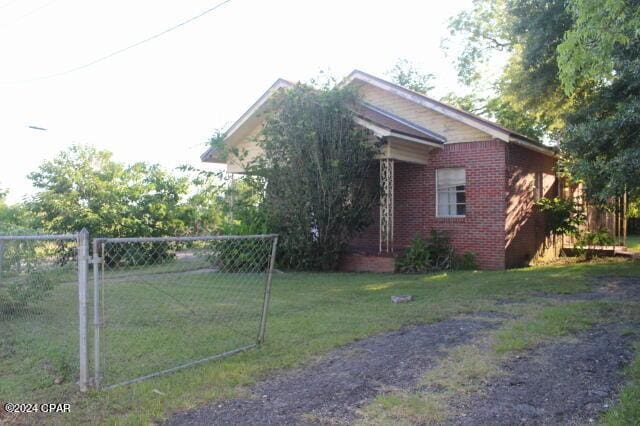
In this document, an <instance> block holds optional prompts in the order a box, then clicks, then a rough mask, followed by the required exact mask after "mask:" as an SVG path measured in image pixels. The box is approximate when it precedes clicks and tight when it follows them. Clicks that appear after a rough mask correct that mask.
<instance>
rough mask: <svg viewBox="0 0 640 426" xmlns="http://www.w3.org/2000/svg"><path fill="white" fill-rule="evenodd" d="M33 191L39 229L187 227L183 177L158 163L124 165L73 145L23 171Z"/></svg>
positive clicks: (137, 232) (117, 231) (133, 231)
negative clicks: (33, 188) (26, 171)
mask: <svg viewBox="0 0 640 426" xmlns="http://www.w3.org/2000/svg"><path fill="white" fill-rule="evenodd" d="M29 178H30V179H31V181H32V183H33V186H34V187H35V188H37V189H38V190H39V192H38V193H37V194H36V195H35V196H33V198H32V199H31V200H30V201H29V202H28V204H27V205H28V208H29V209H30V210H31V212H33V214H34V215H35V220H36V224H37V225H38V227H39V228H40V229H42V230H43V231H45V232H50V233H72V232H76V231H78V230H80V229H82V228H87V229H88V230H89V232H90V233H91V234H92V235H95V236H111V237H133V236H136V237H149V236H163V235H177V234H185V233H187V232H191V231H192V229H193V223H192V222H191V220H190V219H192V218H193V216H192V212H191V208H190V206H189V205H188V204H187V203H185V202H184V200H185V198H186V196H187V193H188V190H189V182H188V179H187V178H186V177H178V176H174V175H172V174H171V173H169V172H167V171H165V170H163V169H162V168H161V167H160V166H158V165H148V164H144V163H136V164H133V165H130V166H126V165H124V164H121V163H118V162H116V161H114V160H113V159H112V154H111V153H109V152H107V151H99V150H96V149H94V148H91V147H84V146H73V147H71V148H70V149H68V150H66V151H63V152H61V153H60V154H59V155H58V156H57V157H56V158H54V159H52V160H49V161H46V162H44V163H43V164H42V165H41V166H40V167H39V168H38V170H37V171H35V172H33V173H31V174H30V175H29Z"/></svg>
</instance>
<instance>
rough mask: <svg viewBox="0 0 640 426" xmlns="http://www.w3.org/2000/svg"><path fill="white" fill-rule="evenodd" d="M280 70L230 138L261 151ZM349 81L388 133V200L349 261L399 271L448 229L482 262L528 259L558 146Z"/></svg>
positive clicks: (379, 85)
mask: <svg viewBox="0 0 640 426" xmlns="http://www.w3.org/2000/svg"><path fill="white" fill-rule="evenodd" d="M291 84H292V83H289V82H287V81H285V80H278V81H276V83H275V84H274V85H273V86H272V87H271V88H270V89H269V90H267V92H265V93H264V94H263V95H262V96H261V97H260V98H259V99H258V101H257V102H256V103H255V104H254V105H253V106H251V108H249V110H248V111H247V112H245V114H243V116H242V117H240V119H239V120H238V121H236V122H235V123H234V124H233V125H232V126H231V128H230V129H229V130H228V131H227V132H226V134H225V143H226V144H228V145H229V146H233V147H236V148H238V149H240V150H242V151H243V152H245V153H246V156H245V157H244V158H243V161H250V160H251V159H252V158H255V156H256V155H258V154H259V148H258V147H257V146H256V144H255V142H253V141H254V137H255V136H256V135H257V134H259V131H260V124H261V118H260V116H261V112H262V111H263V110H264V107H265V104H266V103H267V101H268V99H269V98H270V97H271V96H272V95H273V94H274V93H275V92H276V91H278V90H286V88H287V87H289V86H291ZM341 84H344V85H353V86H355V88H357V90H358V92H359V94H360V96H361V99H362V105H361V108H360V109H359V110H358V111H357V115H356V121H357V123H358V124H359V125H362V126H364V127H366V128H367V129H369V130H370V131H371V133H372V137H375V138H377V139H378V140H381V141H382V142H383V145H382V148H381V152H380V154H379V156H378V158H379V162H380V167H379V170H377V171H376V174H375V176H372V179H375V180H376V181H379V183H380V186H381V195H380V203H379V208H376V209H375V211H374V212H373V214H374V223H373V225H372V226H370V227H369V228H368V229H366V230H365V231H364V232H362V233H361V234H360V235H358V236H357V237H356V238H354V239H353V241H351V244H350V250H349V252H348V253H347V254H345V256H344V259H343V269H345V270H372V271H392V270H393V265H394V258H395V256H396V255H397V254H398V253H399V252H401V251H402V250H403V249H404V248H406V247H407V246H408V245H409V243H410V241H411V239H412V238H413V237H414V236H415V235H416V234H417V233H420V234H422V235H428V233H429V232H430V230H431V229H438V230H446V231H447V232H448V234H449V237H450V239H451V242H452V245H453V247H454V248H455V250H456V251H457V252H459V253H462V252H473V253H474V254H475V255H476V259H477V261H478V264H479V265H480V267H482V268H485V269H504V268H509V267H516V266H522V265H526V264H528V263H529V262H530V261H531V260H532V259H533V258H534V257H535V256H536V255H537V254H538V253H539V252H540V250H541V248H542V246H543V245H544V241H545V238H546V235H545V232H544V223H543V220H542V217H540V215H539V214H538V213H536V211H535V208H534V203H535V201H536V200H537V199H538V198H540V197H542V196H554V195H555V194H557V189H558V185H559V183H558V180H557V179H556V174H555V165H556V161H557V154H556V152H555V151H554V150H553V149H552V148H550V147H547V146H545V145H543V144H541V143H540V142H538V141H536V140H532V139H531V138H529V137H526V136H524V135H521V134H518V133H516V132H513V131H511V130H509V129H506V128H504V127H502V126H499V125H497V124H496V123H493V122H491V121H488V120H486V119H483V118H480V117H477V116H475V115H473V114H470V113H468V112H465V111H462V110H460V109H457V108H454V107H452V106H449V105H446V104H444V103H442V102H439V101H437V100H434V99H432V98H429V97H427V96H424V95H422V94H419V93H416V92H413V91H411V90H408V89H405V88H403V87H400V86H397V85H395V84H393V83H390V82H388V81H385V80H383V79H380V78H378V77H375V76H372V75H369V74H367V73H364V72H362V71H358V70H356V71H353V72H352V73H351V74H350V75H349V76H348V77H347V78H346V79H345V80H344V81H343V82H342V83H341ZM201 158H202V160H203V161H205V162H212V163H224V164H226V168H227V171H228V172H230V173H242V172H243V171H244V168H243V166H242V163H243V162H242V161H240V160H239V159H237V158H234V157H233V156H229V157H228V158H226V159H225V160H224V161H223V160H222V159H220V158H218V157H217V156H216V152H215V151H214V150H212V149H209V150H207V152H205V153H204V154H203V155H202V157H201Z"/></svg>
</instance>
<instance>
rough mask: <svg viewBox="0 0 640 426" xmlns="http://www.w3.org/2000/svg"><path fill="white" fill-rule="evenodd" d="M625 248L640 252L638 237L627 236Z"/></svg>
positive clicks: (639, 236)
mask: <svg viewBox="0 0 640 426" xmlns="http://www.w3.org/2000/svg"><path fill="white" fill-rule="evenodd" d="M627 248H629V250H633V251H638V252H640V235H628V236H627Z"/></svg>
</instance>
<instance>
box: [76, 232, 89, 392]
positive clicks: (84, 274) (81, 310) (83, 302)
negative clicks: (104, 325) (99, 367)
mask: <svg viewBox="0 0 640 426" xmlns="http://www.w3.org/2000/svg"><path fill="white" fill-rule="evenodd" d="M88 278H89V231H87V230H86V229H83V230H82V231H80V233H79V234H78V322H79V332H80V336H79V337H80V339H79V347H80V392H86V391H87V389H88V387H89V362H88V361H89V354H88V350H87V286H88Z"/></svg>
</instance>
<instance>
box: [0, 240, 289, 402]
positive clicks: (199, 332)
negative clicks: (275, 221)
mask: <svg viewBox="0 0 640 426" xmlns="http://www.w3.org/2000/svg"><path fill="white" fill-rule="evenodd" d="M91 246H92V249H91V250H90V244H89V235H88V233H87V232H86V231H83V232H80V233H78V234H77V235H36V236H11V235H8V236H7V235H5V236H0V378H1V379H0V396H1V397H2V398H3V399H5V398H6V399H8V400H15V401H47V400H51V398H52V397H55V396H63V395H67V394H69V393H71V392H75V391H77V389H78V387H79V389H80V390H81V391H84V390H86V389H88V388H89V387H90V386H91V385H93V386H94V387H95V388H103V389H106V388H111V387H115V386H119V385H124V384H131V383H135V382H138V381H140V380H144V379H148V378H151V377H155V376H158V375H161V374H166V373H171V372H174V371H177V370H179V369H181V368H185V367H189V366H192V365H195V364H199V363H203V362H206V361H210V360H213V359H216V358H221V357H224V356H227V355H231V354H233V353H236V352H239V351H243V350H247V349H249V348H252V347H255V346H256V345H258V344H259V343H262V341H264V337H265V329H266V319H267V311H268V306H269V295H270V288H271V277H272V273H273V267H274V262H275V253H276V246H277V236H276V235H256V236H221V237H170V238H121V239H118V238H107V239H104V238H103V239H94V240H93V243H92V244H91ZM90 251H91V253H90Z"/></svg>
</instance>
